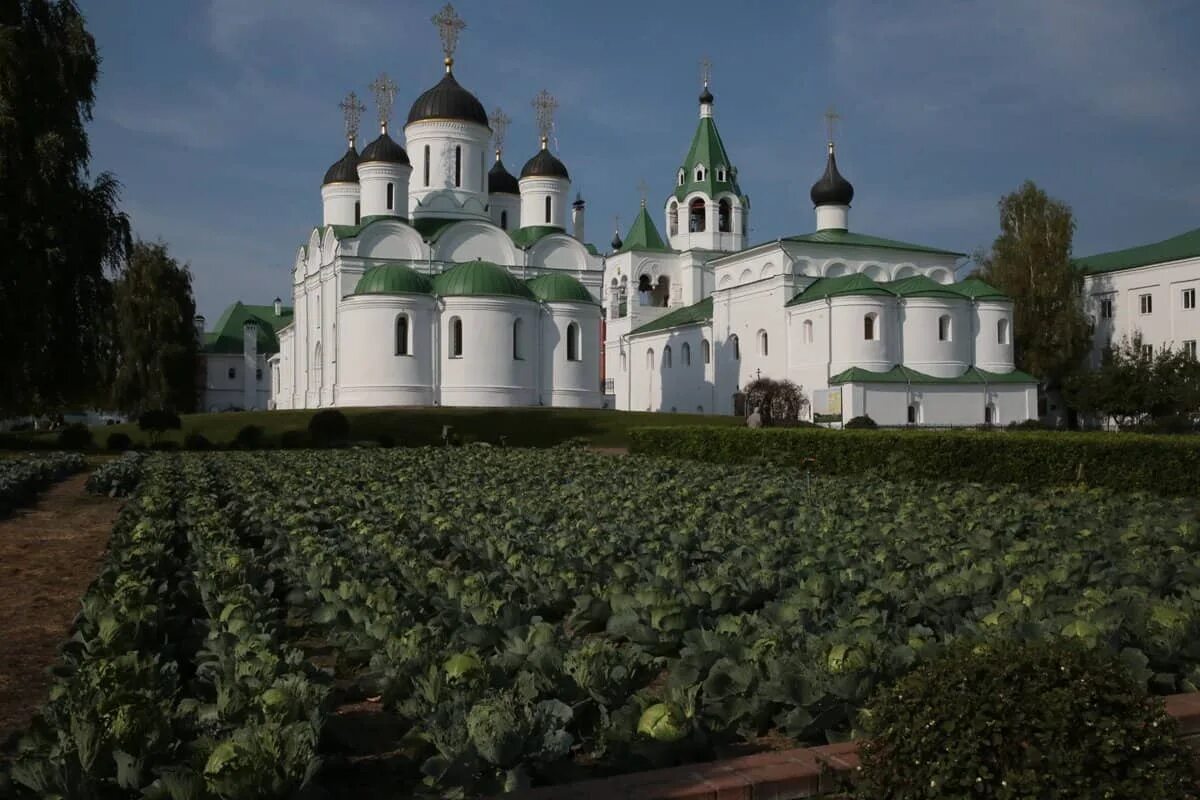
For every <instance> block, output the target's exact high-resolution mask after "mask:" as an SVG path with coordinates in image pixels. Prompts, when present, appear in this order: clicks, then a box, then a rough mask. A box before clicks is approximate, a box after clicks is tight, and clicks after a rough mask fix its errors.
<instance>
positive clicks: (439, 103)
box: [408, 71, 489, 128]
mask: <svg viewBox="0 0 1200 800" xmlns="http://www.w3.org/2000/svg"><path fill="white" fill-rule="evenodd" d="M423 119H461V120H466V121H467V122H475V123H478V124H480V125H482V126H483V127H485V128H487V127H489V125H488V117H487V112H486V111H484V110H483V104H482V103H480V102H479V100H478V99H477V98H476V97H475V95H473V94H471V93H470V92H468V91H467V90H466V89H464V88H463V87H462V86H461V85H460V84H459V82H458V81H456V80H455V79H454V73H452V72H449V71H447V72H446V74H445V75H443V76H442V79H441V80H440V81H438V83H437V85H436V86H434V87H433V88H432V89H430V90H428V91H427V92H425V94H423V95H421V96H420V97H418V98H417V101H416V102H415V103H413V104H412V109H411V110H410V111H409V112H408V123H409V124H410V125H411V124H412V123H414V122H420V121H421V120H423Z"/></svg>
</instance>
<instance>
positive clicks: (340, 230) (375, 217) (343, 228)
mask: <svg viewBox="0 0 1200 800" xmlns="http://www.w3.org/2000/svg"><path fill="white" fill-rule="evenodd" d="M380 220H391V221H392V222H400V223H403V224H405V225H408V224H409V223H408V220H407V219H405V218H404V217H401V216H391V215H388V214H372V215H370V216H369V217H363V218H362V219H361V220H359V221H358V224H357V225H330V226H329V227H331V228H333V238H335V239H338V240H341V239H353V238H354V237H355V236H358V235H359V234H360V233H362V232H363V230H364V229H365V228H367V227H368V226H370V225H371V224H373V223H376V222H379V221H380ZM410 227H416V226H415V225H414V226H410Z"/></svg>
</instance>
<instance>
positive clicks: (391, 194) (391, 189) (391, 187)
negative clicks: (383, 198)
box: [387, 183, 396, 211]
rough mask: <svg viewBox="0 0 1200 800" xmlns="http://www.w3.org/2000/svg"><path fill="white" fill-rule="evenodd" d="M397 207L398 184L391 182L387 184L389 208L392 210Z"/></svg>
mask: <svg viewBox="0 0 1200 800" xmlns="http://www.w3.org/2000/svg"><path fill="white" fill-rule="evenodd" d="M395 207H396V184H394V183H389V184H388V185H387V210H388V211H391V210H392V209H394V208H395Z"/></svg>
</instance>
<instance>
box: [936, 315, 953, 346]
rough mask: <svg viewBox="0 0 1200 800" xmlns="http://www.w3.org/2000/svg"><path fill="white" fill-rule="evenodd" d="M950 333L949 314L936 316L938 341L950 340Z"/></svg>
mask: <svg viewBox="0 0 1200 800" xmlns="http://www.w3.org/2000/svg"><path fill="white" fill-rule="evenodd" d="M951 333H952V331H951V329H950V315H949V314H942V315H941V316H940V317H938V341H939V342H948V341H950V336H951Z"/></svg>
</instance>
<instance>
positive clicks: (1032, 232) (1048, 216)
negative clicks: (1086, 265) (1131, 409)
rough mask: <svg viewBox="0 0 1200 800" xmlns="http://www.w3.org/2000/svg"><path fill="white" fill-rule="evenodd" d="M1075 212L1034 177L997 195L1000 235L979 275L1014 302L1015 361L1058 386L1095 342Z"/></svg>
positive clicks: (1052, 384)
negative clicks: (1076, 252)
mask: <svg viewBox="0 0 1200 800" xmlns="http://www.w3.org/2000/svg"><path fill="white" fill-rule="evenodd" d="M1074 233H1075V221H1074V218H1073V217H1072V215H1071V209H1070V208H1069V207H1068V206H1067V205H1066V204H1065V203H1063V202H1061V201H1059V200H1055V199H1054V198H1052V197H1050V196H1049V195H1047V194H1046V193H1045V192H1044V191H1042V190H1041V189H1039V188H1038V187H1037V185H1036V184H1034V183H1033V182H1032V181H1025V183H1024V184H1022V185H1021V188H1020V189H1018V190H1017V191H1015V192H1012V193H1011V194H1006V195H1005V196H1004V197H1002V198H1001V199H1000V235H999V236H998V237H996V241H995V242H994V243H993V244H992V249H991V252H990V253H988V254H986V255H984V256H982V259H981V261H982V263H981V269H980V277H981V278H983V280H985V281H987V282H988V283H990V284H992V285H993V286H995V287H996V288H997V289H1000V290H1001V291H1003V292H1005V293H1006V294H1007V295H1008V296H1009V297H1011V298H1012V299H1013V306H1014V309H1013V312H1014V314H1013V315H1014V320H1013V322H1014V328H1015V337H1014V339H1013V345H1014V353H1015V355H1016V362H1017V366H1018V367H1020V368H1021V369H1023V370H1025V371H1027V372H1030V373H1032V374H1034V375H1036V376H1038V377H1039V378H1041V379H1043V380H1044V381H1045V382H1046V384H1047V386H1049V387H1051V388H1058V387H1059V386H1060V385H1061V382H1062V380H1063V378H1064V377H1065V376H1066V375H1068V374H1070V373H1072V372H1073V371H1075V369H1076V368H1077V367H1078V366H1079V364H1080V362H1081V360H1082V359H1083V357H1084V356H1085V355H1086V354H1087V352H1088V349H1089V347H1090V339H1091V333H1090V331H1089V327H1088V320H1087V317H1086V316H1085V315H1084V313H1083V308H1082V305H1081V304H1080V300H1079V291H1080V288H1081V286H1082V281H1083V277H1082V275H1081V274H1080V273H1079V272H1078V271H1077V270H1076V269H1075V268H1074V267H1073V266H1072V265H1071V238H1072V236H1073V235H1074Z"/></svg>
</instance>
